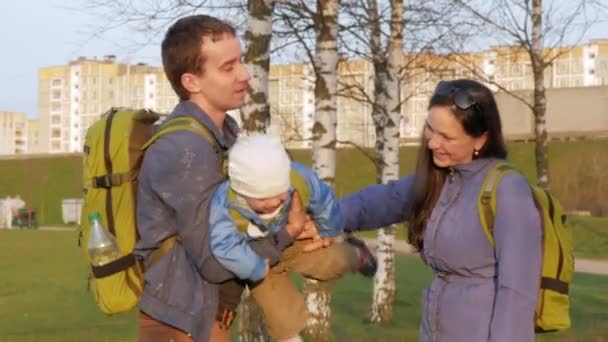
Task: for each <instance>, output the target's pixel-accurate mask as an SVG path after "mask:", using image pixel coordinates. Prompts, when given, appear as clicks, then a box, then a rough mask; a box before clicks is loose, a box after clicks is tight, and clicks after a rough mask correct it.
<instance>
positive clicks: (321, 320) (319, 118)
mask: <svg viewBox="0 0 608 342" xmlns="http://www.w3.org/2000/svg"><path fill="white" fill-rule="evenodd" d="M338 7H339V0H317V17H316V22H315V31H316V51H315V56H314V69H315V75H316V78H315V88H314V92H315V115H314V124H313V128H312V137H313V144H312V146H313V150H312V164H313V169H314V170H315V171H316V172H317V174H318V175H319V177H320V178H321V179H322V180H323V181H324V182H326V183H327V184H329V185H331V186H332V187H333V185H334V183H335V174H336V125H337V120H336V118H337V114H336V107H337V98H336V91H337V78H338V75H337V69H338V41H337V36H338ZM325 284H326V283H322V282H317V281H314V280H308V281H306V284H305V295H306V303H307V306H308V310H309V313H310V318H309V321H308V323H307V326H306V332H307V335H309V336H310V338H311V339H312V340H313V341H330V340H332V339H333V337H332V333H331V327H330V317H331V310H330V306H329V303H330V300H331V295H330V293H329V291H327V289H326V288H324V285H325Z"/></svg>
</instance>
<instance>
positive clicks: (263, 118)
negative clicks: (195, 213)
mask: <svg viewBox="0 0 608 342" xmlns="http://www.w3.org/2000/svg"><path fill="white" fill-rule="evenodd" d="M274 5H275V1H274V0H248V1H247V12H248V17H247V30H246V31H245V43H246V44H247V50H246V52H245V56H244V61H245V64H246V66H247V70H248V71H249V75H250V76H251V80H250V81H249V89H248V91H247V92H248V97H247V100H246V102H245V105H244V106H243V107H242V108H241V120H242V123H243V124H242V129H243V130H245V131H247V132H266V129H267V128H268V125H269V123H270V106H269V104H268V72H269V69H270V42H271V38H272V13H273V10H274ZM238 316H239V337H238V338H239V341H241V342H264V341H270V337H269V335H268V331H267V330H266V326H265V325H264V323H263V319H262V314H261V312H260V309H259V307H258V306H257V304H255V302H254V301H253V299H252V298H251V297H250V294H249V289H247V290H246V291H245V292H244V293H243V297H242V301H241V305H240V306H239V315H238Z"/></svg>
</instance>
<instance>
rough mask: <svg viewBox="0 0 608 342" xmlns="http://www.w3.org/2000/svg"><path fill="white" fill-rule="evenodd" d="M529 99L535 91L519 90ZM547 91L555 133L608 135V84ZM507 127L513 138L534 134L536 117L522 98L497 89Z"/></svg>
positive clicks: (551, 127)
mask: <svg viewBox="0 0 608 342" xmlns="http://www.w3.org/2000/svg"><path fill="white" fill-rule="evenodd" d="M516 95H517V96H520V97H522V98H523V99H525V100H526V101H527V102H528V103H532V102H533V94H532V91H520V92H516ZM546 95H547V115H546V118H547V132H548V134H549V136H551V137H565V136H585V135H590V136H598V135H599V136H603V135H608V87H607V86H598V87H578V88H550V89H547V90H546ZM496 101H497V102H498V109H499V111H500V114H501V119H502V123H503V131H504V133H505V136H506V137H507V138H509V139H519V138H529V137H531V136H533V135H534V117H533V115H532V111H531V109H530V108H529V107H528V106H527V105H525V104H524V103H523V102H522V101H520V100H518V99H515V98H514V97H512V96H510V95H508V94H506V93H497V94H496Z"/></svg>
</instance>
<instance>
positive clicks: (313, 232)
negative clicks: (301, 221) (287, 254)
mask: <svg viewBox="0 0 608 342" xmlns="http://www.w3.org/2000/svg"><path fill="white" fill-rule="evenodd" d="M306 218H307V220H306V224H305V225H304V231H303V232H302V233H301V234H300V235H298V237H297V238H296V240H307V239H308V240H311V243H309V244H307V245H306V246H304V248H303V249H302V251H304V252H312V251H316V250H317V249H320V248H325V247H329V246H331V244H332V243H333V241H334V239H333V238H322V237H321V236H320V235H319V231H318V230H317V226H316V225H315V223H314V222H313V221H312V220H311V219H310V217H309V216H306Z"/></svg>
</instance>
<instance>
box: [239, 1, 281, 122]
mask: <svg viewBox="0 0 608 342" xmlns="http://www.w3.org/2000/svg"><path fill="white" fill-rule="evenodd" d="M274 4H275V0H248V2H247V7H248V14H249V16H248V18H247V31H246V32H245V41H246V44H247V51H246V52H245V56H244V60H245V64H246V66H247V71H249V74H250V76H251V80H250V81H249V90H248V96H247V100H246V102H245V105H244V106H243V107H242V108H241V119H242V122H243V124H242V129H243V130H245V131H247V132H266V129H267V128H268V125H269V122H270V106H269V105H268V72H269V68H270V40H271V37H272V13H273V9H274Z"/></svg>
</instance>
